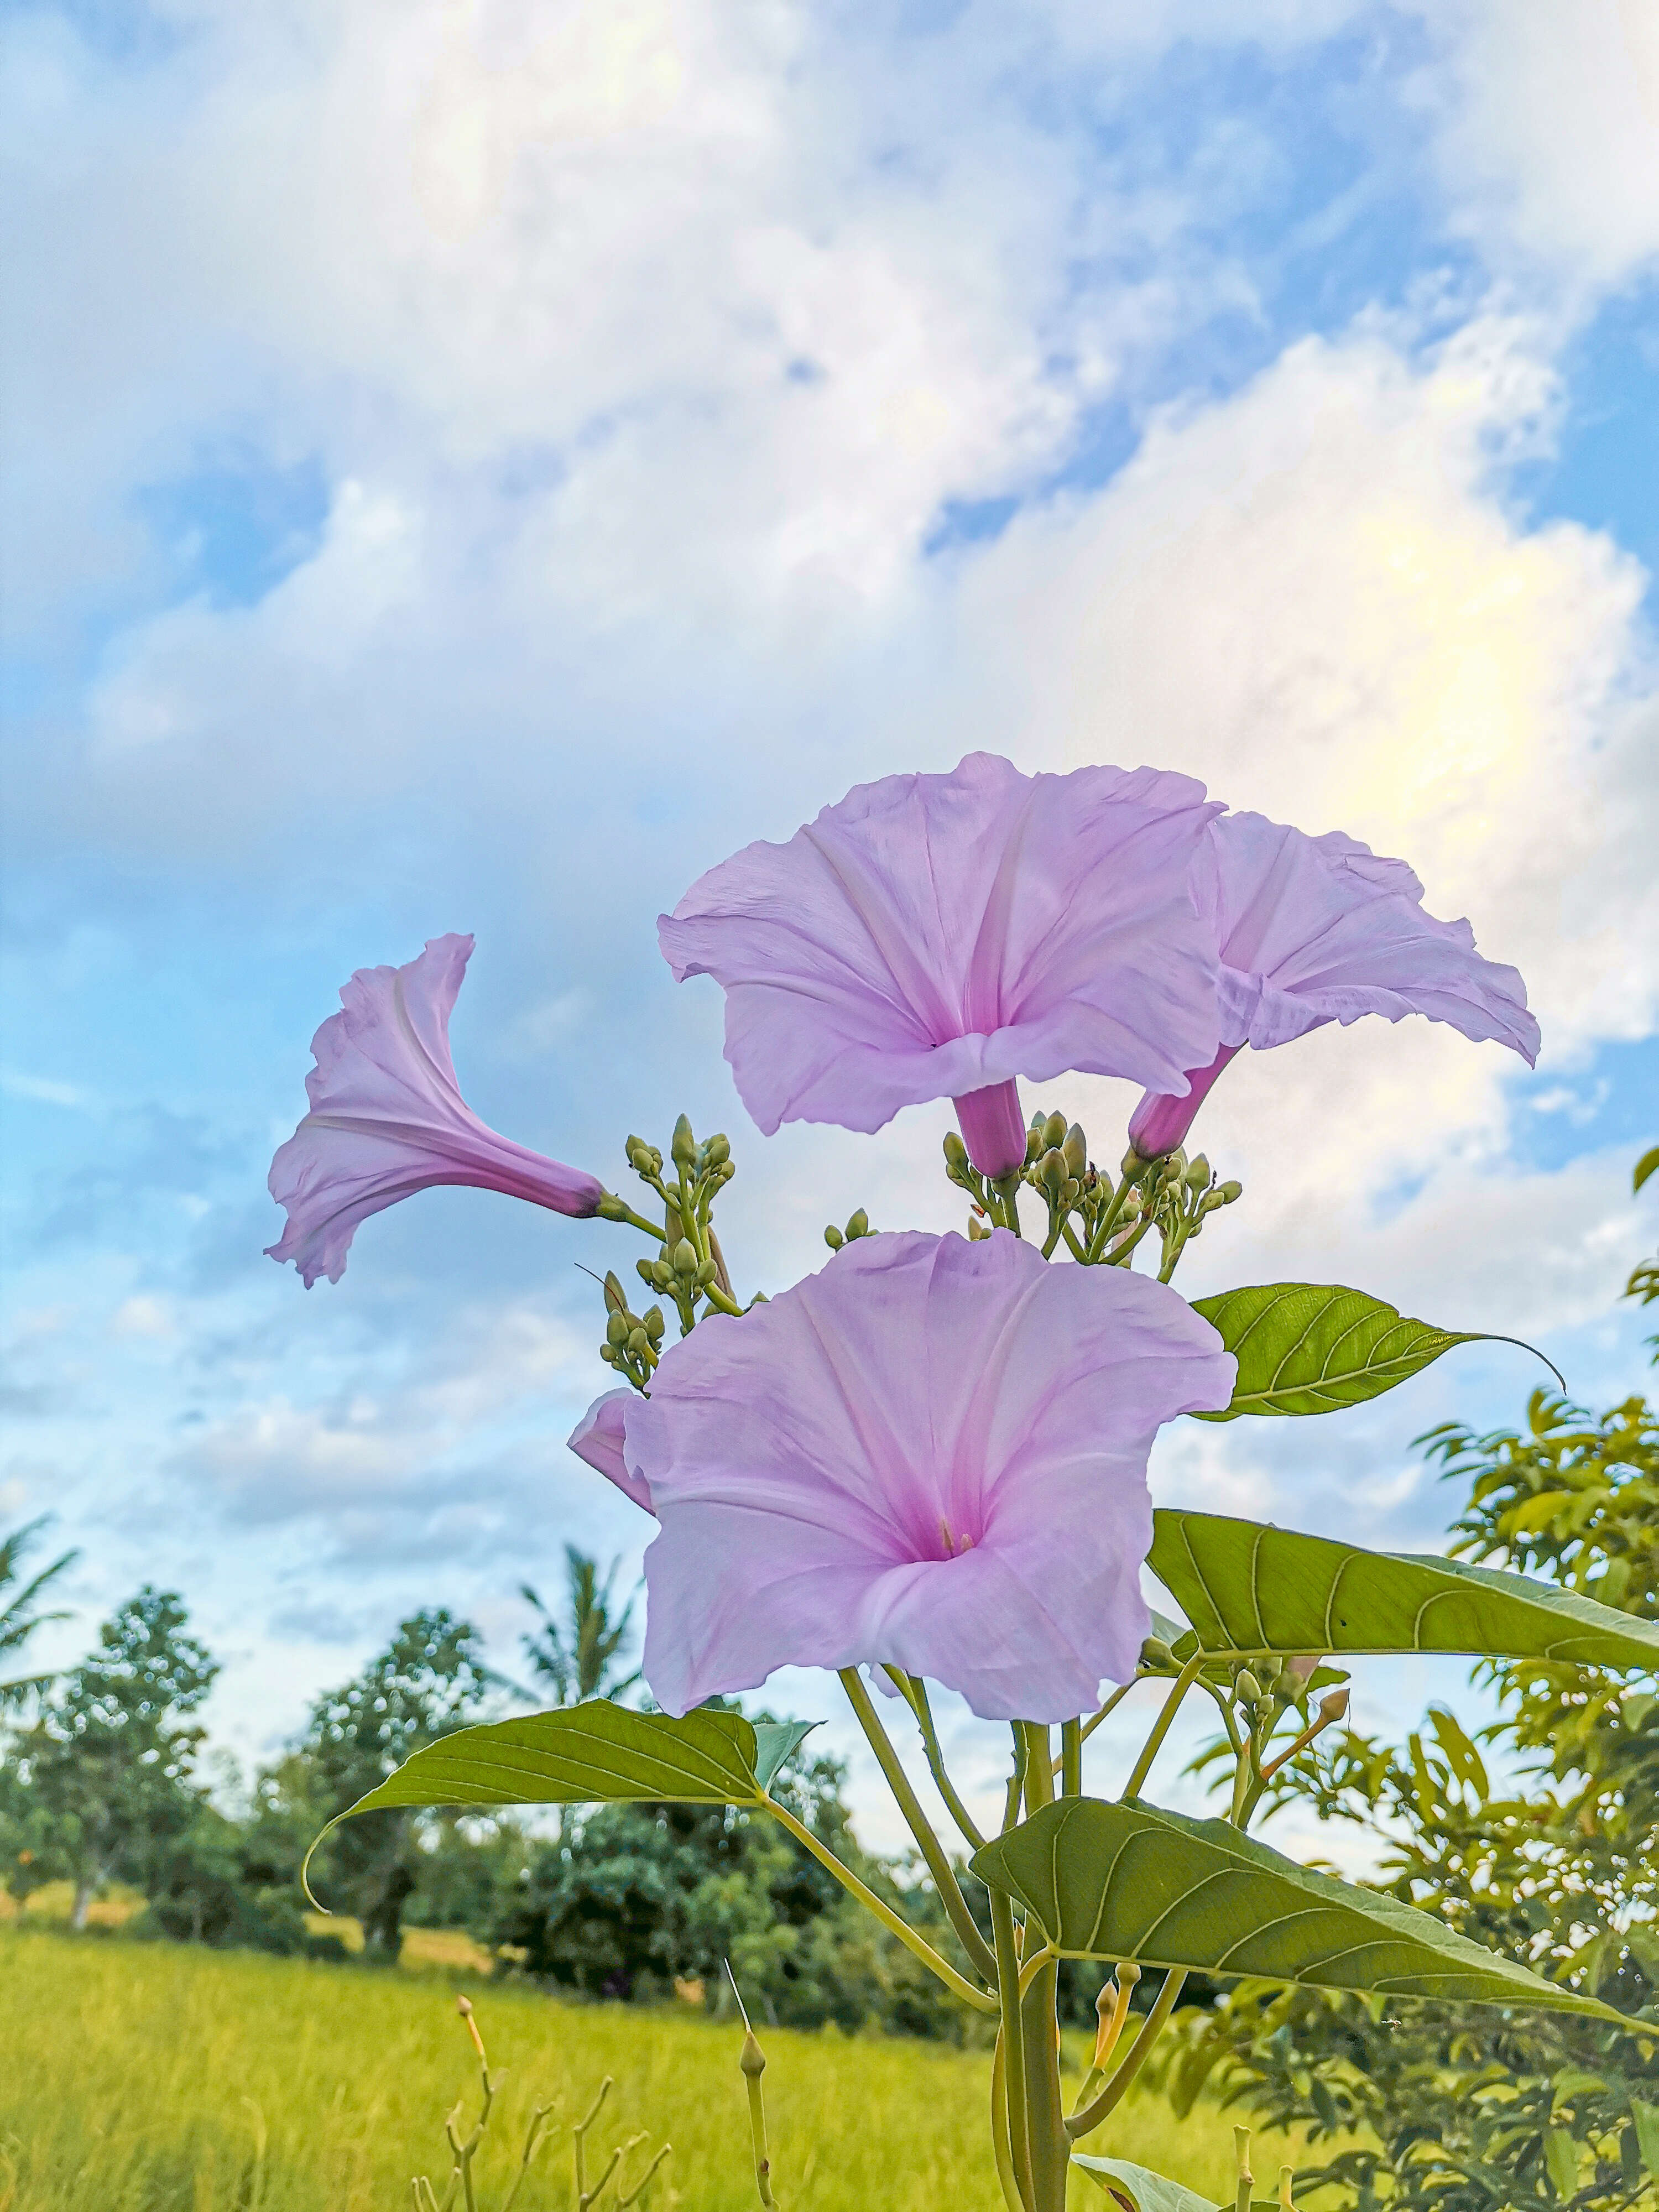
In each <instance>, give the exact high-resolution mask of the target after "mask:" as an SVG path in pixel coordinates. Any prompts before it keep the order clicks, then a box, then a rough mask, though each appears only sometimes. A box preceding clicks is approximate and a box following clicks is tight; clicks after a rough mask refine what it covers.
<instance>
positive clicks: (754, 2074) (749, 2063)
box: [738, 2027, 766, 2081]
mask: <svg viewBox="0 0 1659 2212" xmlns="http://www.w3.org/2000/svg"><path fill="white" fill-rule="evenodd" d="M738 2065H739V2066H741V2067H742V2069H743V2070H744V2073H745V2074H746V2075H748V2077H749V2079H750V2081H758V2080H759V2079H760V2077H761V2075H763V2074H764V2073H765V2071H766V2053H765V2052H764V2051H763V2050H762V2049H761V2047H760V2045H759V2043H758V2041H757V2039H756V2036H755V2031H754V2029H753V2028H752V2027H745V2028H744V2032H743V2049H742V2051H741V2052H740V2053H739V2054H738Z"/></svg>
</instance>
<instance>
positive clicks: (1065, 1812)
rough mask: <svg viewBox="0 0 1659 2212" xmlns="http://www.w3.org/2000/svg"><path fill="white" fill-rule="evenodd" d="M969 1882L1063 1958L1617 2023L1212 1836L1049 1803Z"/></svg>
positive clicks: (1156, 1816)
mask: <svg viewBox="0 0 1659 2212" xmlns="http://www.w3.org/2000/svg"><path fill="white" fill-rule="evenodd" d="M973 1869H974V1872H975V1874H976V1875H979V1876H980V1877H981V1880H982V1881H987V1882H988V1883H989V1884H990V1885H991V1887H993V1888H995V1889H1000V1890H1003V1891H1005V1892H1006V1893H1007V1894H1008V1895H1009V1896H1011V1897H1012V1898H1013V1899H1014V1900H1015V1902H1016V1903H1017V1904H1018V1905H1023V1906H1024V1909H1025V1911H1027V1912H1028V1913H1029V1914H1030V1916H1031V1917H1032V1918H1033V1919H1034V1920H1035V1921H1036V1923H1037V1925H1038V1926H1039V1927H1040V1928H1041V1929H1042V1932H1043V1934H1044V1936H1046V1937H1047V1938H1048V1942H1050V1943H1051V1944H1052V1945H1053V1946H1054V1949H1055V1950H1056V1951H1058V1952H1060V1954H1062V1955H1063V1956H1065V1957H1066V1958H1071V1959H1133V1960H1137V1961H1138V1962H1139V1964H1140V1965H1142V1966H1186V1967H1193V1968H1196V1969H1197V1970H1198V1971H1199V1972H1203V1973H1207V1974H1248V1975H1251V1976H1259V1977H1261V1978H1263V1979H1265V1980H1267V1981H1274V1982H1301V1983H1310V1984H1313V1985H1315V1986H1316V1987H1317V1988H1321V1989H1333V1990H1367V1991H1370V1990H1376V1991H1379V1992H1382V1993H1383V1994H1386V1995H1389V1996H1419V1997H1438V1998H1441V1999H1443V2000H1445V2001H1447V2002H1460V2003H1486V2004H1532V2005H1541V2006H1544V2007H1547V2008H1549V2009H1551V2010H1553V2011H1557V2012H1577V2013H1588V2014H1589V2015H1592V2016H1593V2017H1594V2018H1595V2019H1597V2020H1609V2021H1611V2020H1616V2019H1617V2018H1618V2017H1619V2015H1617V2014H1615V2013H1613V2012H1610V2011H1609V2010H1608V2009H1607V2007H1606V2006H1605V2005H1601V2004H1598V2003H1597V2002H1596V2001H1595V1998H1594V1997H1583V1996H1577V1995H1575V1994H1574V1993H1573V1991H1571V1990H1565V1989H1561V1988H1559V1987H1558V1986H1557V1985H1556V1984H1554V1983H1553V1982H1546V1981H1541V1979H1540V1978H1539V1977H1538V1976H1537V1975H1536V1974H1532V1973H1528V1971H1527V1969H1526V1968H1525V1967H1524V1966H1516V1964H1515V1963H1514V1961H1513V1960H1509V1959H1506V1958H1504V1957H1503V1956H1502V1955H1501V1954H1499V1953H1498V1952H1495V1951H1488V1950H1486V1949H1485V1948H1483V1947H1482V1946H1481V1945H1480V1944H1478V1943H1471V1942H1469V1941H1468V1938H1467V1937H1466V1936H1458V1935H1455V1934H1454V1933H1453V1931H1452V1930H1451V1929H1449V1928H1448V1927H1446V1926H1445V1925H1444V1923H1443V1922H1441V1921H1438V1920H1437V1919H1435V1918H1434V1917H1433V1916H1432V1915H1431V1914H1430V1913H1427V1912H1419V1911H1418V1910H1417V1909H1416V1907H1415V1906H1414V1905H1401V1903H1400V1902H1399V1901H1398V1899H1395V1898H1392V1897H1385V1896H1383V1895H1380V1894H1379V1893H1377V1892H1376V1891H1374V1890H1369V1889H1358V1888H1355V1887H1353V1886H1352V1884H1351V1883H1348V1882H1346V1881H1336V1880H1334V1878H1333V1877H1332V1876H1331V1875H1323V1874H1316V1873H1314V1872H1313V1871H1312V1870H1311V1869H1310V1868H1307V1867H1301V1866H1297V1863H1296V1862H1295V1861H1294V1860H1293V1859H1287V1858H1284V1857H1280V1855H1279V1852H1277V1851H1275V1850H1269V1848H1268V1847H1267V1844H1260V1843H1257V1842H1256V1841H1255V1838H1253V1837H1249V1836H1244V1835H1241V1834H1240V1833H1239V1832H1238V1831H1237V1829H1236V1828H1231V1827H1229V1826H1228V1825H1227V1824H1226V1822H1225V1820H1186V1819H1183V1818H1182V1815H1181V1814H1178V1813H1164V1812H1160V1811H1159V1810H1158V1808H1157V1807H1156V1806H1152V1805H1145V1804H1140V1803H1138V1802H1132V1803H1130V1804H1127V1805H1114V1804H1107V1803H1106V1802H1103V1800H1102V1799H1100V1798H1097V1797H1062V1798H1061V1799H1060V1800H1059V1802H1057V1803H1055V1804H1053V1805H1045V1806H1044V1807H1043V1808H1042V1810H1041V1811H1040V1812H1038V1813H1036V1814H1033V1815H1032V1817H1031V1818H1030V1820H1026V1821H1024V1822H1023V1823H1022V1824H1021V1825H1020V1826H1018V1827H1017V1828H1011V1829H1010V1830H1009V1832H1008V1833H1007V1834H1006V1836H999V1837H997V1838H995V1840H994V1842H991V1843H988V1844H986V1845H985V1846H984V1848H983V1849H982V1850H978V1851H975V1854H974V1857H973Z"/></svg>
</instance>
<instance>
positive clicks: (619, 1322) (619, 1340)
mask: <svg viewBox="0 0 1659 2212" xmlns="http://www.w3.org/2000/svg"><path fill="white" fill-rule="evenodd" d="M627 1341H628V1316H627V1315H626V1314H621V1313H613V1314H612V1315H611V1318H610V1320H609V1321H608V1322H606V1323H605V1342H606V1343H607V1344H614V1345H618V1346H620V1345H624V1344H626V1343H627Z"/></svg>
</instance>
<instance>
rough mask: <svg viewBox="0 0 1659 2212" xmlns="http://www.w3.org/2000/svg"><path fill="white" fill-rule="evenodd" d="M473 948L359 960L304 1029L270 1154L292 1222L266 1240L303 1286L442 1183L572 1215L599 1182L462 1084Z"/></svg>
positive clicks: (465, 944)
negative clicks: (491, 1122) (333, 1003)
mask: <svg viewBox="0 0 1659 2212" xmlns="http://www.w3.org/2000/svg"><path fill="white" fill-rule="evenodd" d="M471 957H472V939H471V938H470V937H453V936H452V937H435V938H433V939H431V940H430V941H429V942H428V945H427V948H426V950H425V951H424V952H422V954H421V956H420V957H419V958H418V959H416V960H410V961H409V962H407V963H405V964H404V966H403V967H401V968H360V969H358V970H357V972H356V975H354V976H353V977H352V979H351V981H349V983H347V984H346V985H345V986H344V987H343V989H342V990H341V993H340V1003H341V1006H342V1008H343V1012H340V1013H337V1014H335V1015H333V1016H331V1018H330V1019H329V1020H327V1021H325V1023H324V1024H323V1025H322V1027H321V1028H320V1029H319V1030H318V1032H317V1034H316V1036H314V1037H313V1039H312V1041H311V1049H312V1052H313V1055H314V1056H315V1059H316V1062H317V1065H316V1066H315V1067H314V1068H313V1071H312V1073H310V1074H309V1075H308V1076H307V1078H306V1092H307V1097H309V1098H310V1100H311V1111H310V1112H309V1113H308V1114H307V1115H306V1117H305V1119H304V1121H301V1124H300V1126H299V1127H298V1128H297V1129H295V1132H294V1134H293V1135H292V1136H291V1137H290V1138H289V1140H288V1142H287V1143H286V1144H285V1145H283V1146H282V1147H281V1149H280V1150H279V1151H278V1152H277V1154H276V1158H275V1159H274V1160H272V1162H271V1164H270V1194H271V1196H272V1197H273V1198H274V1199H275V1200H276V1203H277V1204H278V1205H279V1206H284V1207H286V1209H287V1211H288V1226H287V1228H286V1229H285V1230H284V1231H283V1235H282V1238H281V1240H280V1242H279V1243H275V1244H272V1245H270V1246H269V1247H268V1248H267V1249H268V1250H269V1252H270V1257H271V1258H272V1259H273V1260H292V1261H293V1262H294V1264H295V1267H297V1268H298V1269H299V1271H300V1273H301V1275H302V1276H303V1277H304V1279H305V1284H306V1287H307V1290H309V1289H310V1287H311V1285H313V1283H314V1282H315V1281H316V1279H317V1278H318V1277H319V1275H326V1276H327V1277H328V1279H329V1280H330V1282H331V1283H337V1282H338V1281H339V1279H340V1277H341V1275H342V1274H343V1273H344V1272H345V1263H346V1253H347V1251H348V1249H349V1247H350V1243H351V1239H352V1237H353V1234H354V1233H355V1231H356V1227H357V1225H358V1223H359V1222H360V1221H364V1220H367V1219H368V1216H369V1215H370V1214H371V1213H378V1212H380V1210H381V1208H382V1207H383V1206H395V1205H396V1203H397V1202H398V1200H399V1199H400V1198H408V1197H410V1195H411V1194H413V1193H414V1192H416V1191H417V1190H430V1189H431V1188H433V1187H434V1186H435V1185H436V1184H439V1183H465V1184H468V1185H470V1186H471V1187H472V1188H476V1189H479V1190H500V1191H505V1192H506V1193H507V1195H508V1196H509V1197H511V1198H524V1199H528V1200H530V1202H531V1204H532V1206H549V1207H550V1208H551V1209H552V1211H553V1212H556V1213H570V1214H577V1215H586V1214H591V1213H592V1212H595V1210H596V1209H597V1208H598V1206H599V1200H601V1199H602V1198H603V1197H604V1195H605V1186H604V1185H603V1184H602V1183H600V1182H599V1181H598V1180H597V1179H596V1178H595V1177H594V1176H591V1175H586V1174H585V1173H584V1172H583V1171H582V1170H580V1168H568V1167H562V1166H561V1165H560V1164H559V1163H558V1161H556V1160H550V1159H544V1158H543V1157H542V1155H541V1154H540V1153H539V1152H529V1151H527V1150H526V1148H525V1146H522V1145H515V1144H513V1141H512V1140H511V1139H510V1138H507V1137H500V1136H497V1135H496V1133H495V1131H494V1130H493V1129H490V1128H486V1127H485V1126H484V1124H483V1122H482V1121H480V1120H479V1119H478V1117H477V1115H476V1114H475V1113H474V1112H473V1111H472V1109H471V1107H470V1106H469V1105H468V1104H467V1103H466V1101H465V1099H464V1098H463V1097H462V1096H461V1093H460V1088H459V1085H458V1084H457V1083H456V1080H455V1070H454V1067H453V1064H452V1062H451V1060H450V1056H449V1016H450V1011H451V1009H452V1008H453V1006H454V1004H455V995H456V994H457V992H458V991H459V989H460V987H461V978H462V976H463V975H465V973H466V963H467V962H468V961H469V960H470V959H471Z"/></svg>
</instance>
